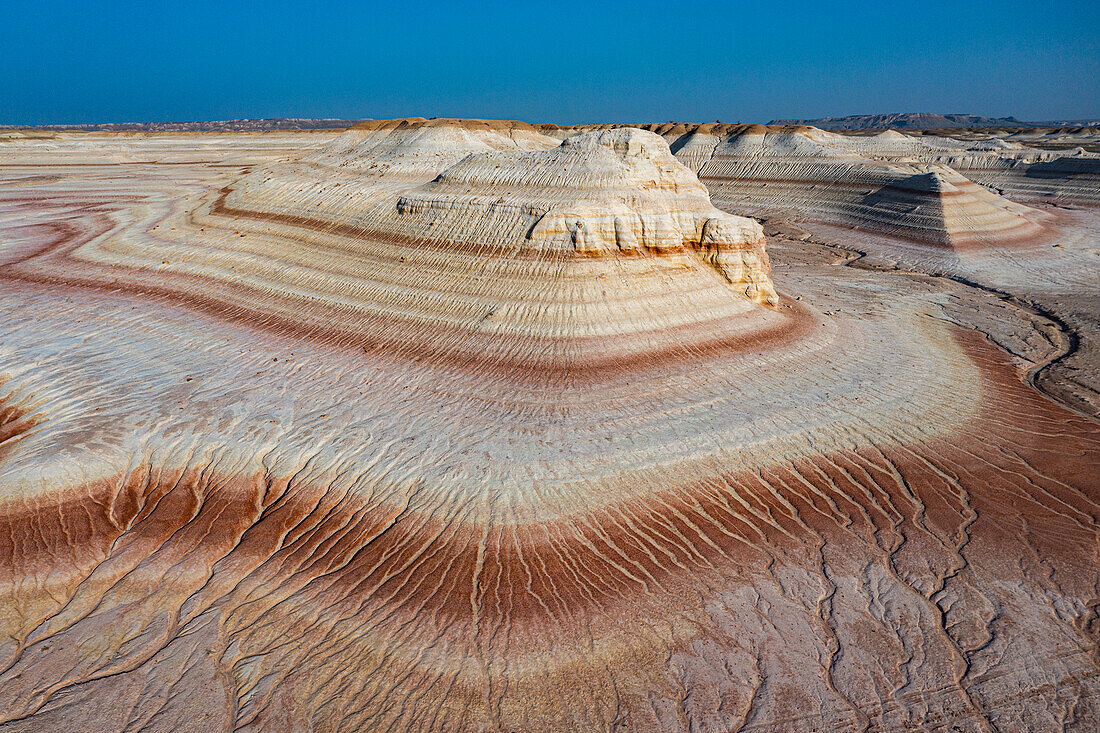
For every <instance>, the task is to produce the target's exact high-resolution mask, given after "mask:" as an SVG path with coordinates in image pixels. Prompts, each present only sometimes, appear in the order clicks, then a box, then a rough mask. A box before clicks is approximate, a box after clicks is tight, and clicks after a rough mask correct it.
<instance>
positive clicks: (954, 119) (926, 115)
mask: <svg viewBox="0 0 1100 733" xmlns="http://www.w3.org/2000/svg"><path fill="white" fill-rule="evenodd" d="M1098 121H1100V118H1093V119H1085V120H1053V121H1045V122H1024V121H1022V120H1018V119H1016V118H1015V117H981V116H979V115H962V114H950V115H941V114H935V113H931V112H896V113H894V114H884V115H849V116H847V117H819V118H816V119H806V120H772V121H771V122H770V123H768V124H772V125H812V126H813V127H819V128H821V129H823V130H949V129H959V128H972V127H1001V128H1003V127H1052V126H1059V125H1095V124H1097V122H1098Z"/></svg>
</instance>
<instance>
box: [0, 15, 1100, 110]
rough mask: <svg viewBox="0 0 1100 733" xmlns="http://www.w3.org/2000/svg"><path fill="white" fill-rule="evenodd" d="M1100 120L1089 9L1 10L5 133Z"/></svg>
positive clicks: (1099, 29)
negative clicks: (953, 116)
mask: <svg viewBox="0 0 1100 733" xmlns="http://www.w3.org/2000/svg"><path fill="white" fill-rule="evenodd" d="M900 111H926V112H969V113H974V114H983V115H992V116H1002V115H1015V116H1017V117H1019V118H1021V119H1028V120H1043V119H1054V118H1079V117H1089V116H1097V115H1100V2H1096V0H1093V2H1065V3H1035V2H998V3H987V2H977V1H976V2H968V3H957V2H944V3H939V2H922V3H895V2H888V1H887V0H883V1H882V2H877V3H860V2H840V3H825V2H794V1H792V2H784V3H767V2H755V3H746V4H742V3H736V2H732V1H730V0H727V1H726V2H709V1H708V0H699V1H697V2H687V3H675V2H661V3H657V2H648V1H645V0H639V1H638V2H632V3H614V2H609V3H599V2H596V1H595V0H593V1H592V2H571V1H567V2H559V3H532V2H529V1H528V2H523V3H515V4H513V3H505V2H484V3H478V2H465V3H448V2H430V1H419V2H418V1H416V0H407V1H405V2H400V1H394V2H387V3H370V2H359V3H352V2H312V3H311V2H308V1H306V2H283V1H282V0H268V1H267V2H255V3H252V2H232V1H230V0H226V1H225V2H206V1H205V0H192V1H190V2H177V3H167V2H158V1H157V0H146V1H145V2H128V1H126V0H119V1H116V2H94V1H87V0H85V1H79V2H78V1H76V0H54V1H53V2H50V3H42V2H33V3H32V2H19V1H14V2H13V0H2V2H0V122H7V123H26V124H41V123H74V122H117V121H174V120H207V119H227V118H237V117H342V118H364V117H373V118H388V117H405V116H413V115H422V116H425V117H431V116H438V117H444V116H447V117H489V118H508V119H522V120H527V121H531V122H540V121H541V122H565V123H568V122H581V121H591V122H597V121H619V122H641V121H663V120H672V119H675V120H684V121H711V120H719V119H720V120H722V121H733V122H735V121H739V120H740V121H745V122H750V121H751V122H766V121H767V120H769V119H773V118H782V117H820V116H827V115H833V116H838V115H846V114H863V113H874V112H900Z"/></svg>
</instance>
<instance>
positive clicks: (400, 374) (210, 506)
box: [0, 121, 1100, 733]
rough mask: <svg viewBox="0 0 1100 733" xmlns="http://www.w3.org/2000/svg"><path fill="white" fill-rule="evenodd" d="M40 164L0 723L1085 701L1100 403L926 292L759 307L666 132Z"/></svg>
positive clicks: (825, 709) (764, 711)
mask: <svg viewBox="0 0 1100 733" xmlns="http://www.w3.org/2000/svg"><path fill="white" fill-rule="evenodd" d="M501 127H503V129H501ZM394 136H396V137H394ZM224 144H225V145H227V146H230V147H231V141H229V142H226V143H224ZM463 146H466V147H468V148H469V149H468V151H467V152H466V153H465V154H463V155H459V153H460V152H461V150H462V148H463ZM141 152H142V151H141V148H140V144H138V145H137V148H136V149H135V150H134V151H133V153H134V154H138V153H141ZM221 155H222V153H220V152H219V151H217V150H213V151H211V153H210V157H211V158H212V159H214V160H216V159H218V158H219V157H220V156H221ZM380 169H381V170H380ZM36 170H38V169H36ZM391 173H392V176H391V175H390V174H391ZM4 175H5V176H8V175H9V172H8V170H7V169H5V170H4ZM35 175H38V176H40V177H38V178H34V177H28V176H27V175H26V171H24V170H22V169H19V170H15V169H13V170H12V173H11V174H10V178H6V179H5V180H9V181H11V182H12V185H10V186H5V187H2V188H0V232H2V233H3V237H2V239H0V262H2V263H3V264H2V267H0V308H2V312H3V318H2V319H0V521H2V522H3V524H4V529H3V532H2V533H0V560H2V562H0V626H2V628H0V715H2V717H0V731H5V733H6V732H7V731H32V730H77V731H82V730H97V731H98V730H150V731H153V730H158V731H159V730H177V731H178V730H184V731H208V730H221V729H234V730H254V731H272V730H275V731H278V730H288V731H289V730H304V729H309V730H318V731H322V730H323V731H336V730H613V729H618V730H622V729H626V730H689V729H691V730H707V731H711V730H713V731H729V730H820V729H854V730H861V729H867V728H871V727H874V728H892V729H897V728H903V727H912V728H918V729H920V728H936V727H943V728H948V729H950V728H952V727H957V728H960V729H963V730H980V729H987V728H993V727H995V726H996V727H999V728H1002V729H1013V728H1018V729H1033V730H1055V729H1060V728H1062V727H1073V726H1078V727H1079V728H1080V729H1082V730H1087V729H1089V728H1090V727H1095V724H1096V723H1097V721H1098V719H1100V707H1098V705H1097V700H1098V699H1100V662H1098V660H1097V655H1096V649H1097V638H1098V637H1097V634H1098V626H1097V613H1098V609H1100V602H1098V600H1097V599H1098V598H1100V571H1098V570H1097V567H1098V564H1097V555H1096V552H1097V550H1096V548H1097V546H1098V544H1097V543H1098V540H1100V537H1098V530H1097V515H1098V512H1100V486H1098V483H1097V479H1096V476H1097V473H1098V472H1097V471H1096V470H1095V469H1096V458H1095V456H1096V455H1097V450H1098V449H1100V430H1098V428H1097V425H1096V423H1094V422H1091V421H1089V420H1086V419H1084V418H1080V417H1077V416H1074V415H1073V414H1071V413H1069V412H1067V411H1065V410H1063V409H1061V408H1060V407H1058V406H1057V405H1055V404H1054V403H1052V402H1050V401H1048V400H1046V399H1045V398H1043V397H1042V396H1041V395H1039V394H1038V393H1037V392H1035V391H1033V390H1030V389H1029V388H1027V387H1025V386H1024V385H1023V384H1022V383H1021V381H1020V378H1019V375H1018V374H1017V372H1016V369H1015V367H1014V365H1013V364H1012V363H1011V362H1010V361H1009V360H1008V357H1007V356H1006V355H1005V354H1004V352H1002V351H1001V350H999V349H998V348H997V347H996V346H994V345H993V344H992V343H991V342H990V341H988V340H987V339H985V338H984V337H982V336H981V335H980V334H977V333H976V332H974V331H969V330H965V329H963V328H960V327H958V326H955V325H952V324H950V323H948V322H946V321H945V320H943V317H942V313H943V309H942V306H943V305H944V303H945V301H946V300H947V299H946V298H945V297H944V296H943V295H942V294H941V293H938V292H936V291H933V290H929V289H927V288H922V287H917V286H906V285H904V283H902V282H901V281H891V282H890V283H889V286H887V285H884V284H883V283H882V282H881V281H880V280H878V279H876V278H877V277H878V276H876V275H875V274H873V273H860V272H858V271H855V270H828V269H825V268H818V269H813V268H809V269H803V270H799V269H797V268H794V269H792V270H790V271H789V273H788V274H787V275H786V281H785V283H781V284H783V286H784V288H790V289H791V293H792V295H793V294H794V293H797V295H796V296H795V297H783V298H777V297H776V296H775V291H774V289H773V286H772V284H771V280H770V276H769V274H768V262H767V258H766V257H765V253H764V250H763V244H762V240H761V237H760V230H759V227H758V226H757V225H755V224H754V223H753V222H751V221H749V220H745V219H742V218H740V217H735V216H732V215H727V214H722V213H721V212H719V211H717V210H715V209H714V208H713V207H712V206H711V205H710V203H709V200H708V199H707V196H706V192H705V190H703V189H702V187H701V186H700V184H699V182H698V180H697V179H696V178H695V176H694V175H693V174H692V173H691V172H690V171H689V170H687V169H686V168H684V167H683V166H682V165H680V164H679V163H677V162H676V160H675V159H674V158H672V155H671V153H670V151H669V149H668V146H667V145H666V144H665V143H664V142H663V141H662V140H661V139H660V138H659V137H657V136H656V135H652V134H649V133H645V132H642V131H635V130H616V131H613V132H595V133H590V134H585V135H581V136H579V137H573V138H570V139H569V140H567V141H565V143H564V144H559V143H558V142H557V141H556V140H554V139H550V138H547V137H545V136H542V135H541V134H540V133H539V132H538V131H531V130H528V129H527V128H525V127H523V126H522V125H519V124H518V123H516V124H512V125H500V124H499V123H493V124H489V123H479V122H469V123H465V122H457V121H446V122H440V121H432V123H431V124H428V123H427V122H421V123H416V122H414V123H405V124H404V125H402V124H399V123H395V124H393V125H390V126H388V127H387V126H385V125H378V126H377V127H376V129H366V130H352V131H349V132H348V133H346V134H345V135H344V136H342V137H340V138H338V139H337V140H334V141H333V142H332V144H331V145H329V146H326V147H324V148H321V149H315V150H312V151H308V152H306V153H294V152H293V151H287V155H286V156H285V159H283V160H268V161H266V162H259V161H258V162H256V163H255V164H252V165H250V167H249V169H248V170H247V171H245V172H244V175H243V176H242V175H241V174H240V172H238V171H236V170H226V169H222V168H216V167H211V166H208V165H203V164H193V165H192V164H172V165H165V166H156V165H154V166H150V167H140V166H139V167H134V166H122V167H120V166H118V165H115V164H112V163H109V162H108V163H103V162H100V161H96V160H94V159H91V160H86V161H85V162H84V163H82V164H81V165H80V166H79V168H73V167H72V166H69V165H60V166H57V167H54V168H49V167H48V166H44V167H42V169H40V170H39V172H38V173H36V174H35ZM942 185H943V184H942V183H938V182H933V183H930V184H929V186H942ZM952 185H954V184H952ZM830 272H832V273H834V274H830ZM826 313H828V315H827V314H826Z"/></svg>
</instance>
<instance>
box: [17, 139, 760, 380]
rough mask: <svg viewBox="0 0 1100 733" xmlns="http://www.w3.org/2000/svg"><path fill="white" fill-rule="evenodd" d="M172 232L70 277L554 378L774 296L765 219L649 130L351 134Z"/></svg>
mask: <svg viewBox="0 0 1100 733" xmlns="http://www.w3.org/2000/svg"><path fill="white" fill-rule="evenodd" d="M547 146H553V147H552V148H549V149H546V148H547ZM530 148H536V149H535V150H530ZM525 149H526V150H527V151H526V152H521V151H524V150H525ZM157 235H158V237H162V238H163V240H160V241H157V242H156V243H155V245H153V246H151V243H150V242H149V241H148V240H145V239H140V238H130V237H114V238H108V239H106V240H97V241H95V242H93V243H89V244H86V245H84V246H82V247H79V248H77V249H75V250H72V251H69V252H65V253H64V255H63V256H64V258H65V262H66V263H67V265H66V266H67V270H68V272H69V273H70V274H71V275H72V276H80V277H84V278H87V279H88V280H89V281H97V282H106V281H109V280H111V279H114V278H117V277H118V276H119V274H120V268H121V271H127V272H128V274H127V275H126V277H127V280H128V281H129V282H131V283H132V284H133V285H138V284H140V285H141V286H142V287H149V288H155V289H158V290H176V291H181V292H188V291H190V290H191V289H192V287H193V286H191V285H188V283H197V282H199V281H201V282H202V283H203V285H202V288H201V293H196V297H201V298H202V299H203V300H205V301H207V302H209V303H210V305H211V307H217V308H222V309H242V310H247V311H249V312H251V313H253V314H254V315H255V317H257V318H277V319H282V320H283V321H284V322H285V323H287V324H289V325H292V327H293V328H294V329H295V330H297V331H303V332H310V331H314V332H317V333H321V332H325V333H330V332H331V333H338V334H340V337H341V338H350V339H356V340H358V341H361V342H362V343H363V344H364V345H366V346H372V345H378V344H380V343H382V342H385V343H386V344H389V345H391V346H392V345H400V346H401V348H404V349H410V350H416V351H420V352H424V353H432V354H434V355H435V356H438V357H442V356H443V355H446V356H447V358H456V359H465V360H486V359H491V358H496V356H500V354H501V353H503V351H505V350H507V351H508V352H510V353H512V354H513V355H514V358H515V359H517V360H521V361H523V362H524V363H527V362H531V363H535V362H537V363H538V364H540V365H542V366H543V367H545V368H547V369H552V368H556V367H560V366H561V365H562V364H566V363H573V362H575V361H576V360H577V359H580V360H582V361H588V360H592V361H594V362H598V361H602V360H607V359H621V358H628V357H630V356H631V355H642V354H647V353H650V352H652V351H653V350H655V349H656V350H676V351H681V352H684V353H686V352H685V350H686V349H689V348H691V346H690V344H692V343H694V342H693V341H692V339H690V338H689V339H687V340H686V341H685V333H686V331H685V330H684V329H686V328H688V327H696V328H697V332H696V336H698V338H699V339H700V341H699V343H697V344H695V346H702V345H703V343H704V342H706V343H711V342H714V343H718V342H722V341H723V340H728V339H730V338H734V337H736V336H737V334H739V333H742V332H743V331H744V329H746V328H749V330H751V328H753V327H755V326H758V325H760V324H761V323H763V322H765V321H767V320H768V319H769V316H768V314H767V312H766V311H761V310H760V309H759V306H758V304H766V305H775V304H776V302H777V296H776V294H775V290H774V288H773V287H772V284H771V281H770V279H769V277H768V267H769V266H768V259H767V255H766V253H765V251H764V238H763V233H762V231H761V229H760V226H759V225H758V224H756V223H755V222H754V221H752V220H750V219H745V218H742V217H737V216H733V215H730V214H726V213H724V212H721V211H719V210H718V209H716V208H714V207H713V206H712V205H711V203H710V201H709V199H708V197H707V191H706V188H705V187H704V186H703V185H702V184H701V183H700V182H699V180H698V178H697V177H696V176H695V174H693V173H692V172H691V171H689V170H688V169H687V168H685V167H684V166H683V165H682V164H680V163H679V162H678V161H677V160H676V159H675V158H674V157H673V156H672V154H671V153H670V152H669V149H668V145H667V144H666V143H665V142H664V140H662V139H661V138H660V137H659V136H657V135H654V134H653V133H649V132H644V131H641V130H634V129H618V130H609V131H602V132H594V133H588V134H582V135H578V136H576V137H574V138H570V139H569V140H566V141H565V142H564V143H560V144H559V143H557V142H556V141H554V140H551V139H549V138H545V137H542V136H539V135H537V134H536V133H533V132H532V131H530V130H522V131H521V132H520V133H519V134H514V135H513V134H502V133H501V132H500V131H499V130H495V129H489V128H488V127H487V126H486V127H484V128H482V127H479V126H476V125H467V126H460V125H458V124H454V123H451V124H446V121H444V122H443V123H439V122H436V121H433V124H415V123H414V124H411V125H395V126H391V127H389V128H384V129H378V128H373V129H369V130H366V131H364V130H353V131H350V132H348V133H345V135H343V136H341V138H339V139H338V140H336V141H335V142H334V143H333V144H332V145H329V146H327V147H326V148H325V149H323V150H321V151H319V152H318V153H316V154H314V155H312V156H310V157H309V158H307V159H305V160H303V161H301V162H297V163H278V164H274V165H271V166H268V167H264V168H261V169H259V170H257V171H256V172H254V173H252V174H250V175H248V176H246V177H244V178H243V179H241V180H240V181H238V182H236V183H234V184H232V185H231V186H229V187H227V188H226V189H224V190H223V191H222V192H220V193H219V194H218V195H217V196H215V197H211V198H210V200H208V201H207V202H205V203H203V205H201V206H199V207H197V208H195V209H194V210H192V211H190V212H189V213H188V215H187V218H186V220H185V221H178V222H176V221H172V222H165V223H163V224H160V225H158V227H157ZM59 256H60V255H59ZM59 264H60V263H59V262H58V261H56V260H51V259H49V258H43V259H41V260H36V261H35V262H34V263H33V264H32V263H27V264H25V265H23V267H26V268H31V267H35V268H38V270H39V271H42V272H45V271H47V270H48V268H53V267H57V266H58V265H59ZM669 278H675V279H676V281H677V283H678V286H677V287H675V288H670V287H669V286H668V283H669ZM739 316H742V317H739ZM746 324H748V325H746ZM513 338H518V339H523V340H524V343H526V344H527V345H526V346H523V347H517V345H516V343H515V342H514V341H512V340H510V339H513ZM494 355H496V356H494Z"/></svg>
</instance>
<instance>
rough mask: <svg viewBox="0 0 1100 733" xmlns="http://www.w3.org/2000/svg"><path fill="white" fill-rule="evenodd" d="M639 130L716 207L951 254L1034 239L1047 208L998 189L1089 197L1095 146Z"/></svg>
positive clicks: (1098, 163)
mask: <svg viewBox="0 0 1100 733" xmlns="http://www.w3.org/2000/svg"><path fill="white" fill-rule="evenodd" d="M645 127H646V128H647V129H650V130H653V131H654V132H657V133H658V134H661V135H662V136H663V137H664V138H665V139H666V140H667V141H668V142H669V145H670V146H671V148H672V150H673V152H674V153H675V154H676V156H677V157H678V158H679V159H680V160H681V161H683V162H684V164H685V165H687V166H688V167H690V168H691V169H692V170H694V171H696V172H697V173H698V174H699V177H700V178H701V179H702V180H703V182H704V183H705V184H706V185H707V187H708V188H709V189H710V192H711V195H712V197H713V199H714V201H715V202H717V203H718V205H719V206H721V207H722V208H726V209H733V210H738V211H753V212H756V213H770V214H776V213H783V212H789V213H795V214H797V215H798V216H799V217H801V218H803V219H804V220H807V221H816V222H824V223H830V224H839V225H844V226H856V227H859V228H861V229H867V230H869V231H873V232H877V233H880V234H885V235H887V236H891V237H897V238H900V239H903V240H907V241H910V242H916V243H918V244H927V245H932V246H935V247H944V248H948V249H950V250H954V251H967V250H971V251H973V250H976V249H981V248H988V247H1000V246H1006V245H1008V246H1011V245H1016V244H1028V243H1034V242H1035V241H1036V240H1037V239H1041V238H1043V236H1042V235H1044V233H1048V230H1049V229H1050V228H1051V223H1050V218H1051V217H1050V216H1049V215H1048V214H1046V213H1044V212H1042V211H1039V210H1036V209H1035V208H1032V207H1031V206H1027V205H1024V204H1022V203H1018V202H1016V201H1011V200H1009V199H1008V198H1005V196H1004V194H1007V195H1009V196H1011V197H1012V198H1013V199H1019V200H1021V201H1024V202H1029V203H1057V204H1058V205H1062V206H1064V205H1073V206H1078V205H1084V206H1095V205H1096V204H1097V203H1100V194H1098V193H1097V192H1098V191H1100V155H1097V154H1095V153H1086V152H1084V151H1083V150H1081V149H1077V150H1075V151H1070V152H1069V153H1061V152H1053V151H1043V150H1036V149H1031V148H1027V147H1024V146H1023V145H1021V144H1019V143H1015V142H1010V141H1006V140H1001V139H992V140H979V141H969V142H964V141H960V140H953V139H949V138H942V137H933V136H924V137H919V138H918V137H912V136H909V135H904V134H902V133H899V132H896V131H893V130H890V131H886V132H883V133H881V134H878V135H871V136H855V135H841V134H837V133H831V132H826V131H823V130H818V129H816V128H812V127H806V126H802V125H728V124H702V125H684V124H672V123H669V124H657V125H645ZM579 129H585V128H584V127H583V126H582V127H581V128H579ZM546 131H547V132H550V133H552V134H557V135H562V134H568V132H569V131H568V130H566V131H561V130H557V129H550V128H547V129H546ZM1046 238H1047V239H1049V237H1046Z"/></svg>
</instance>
